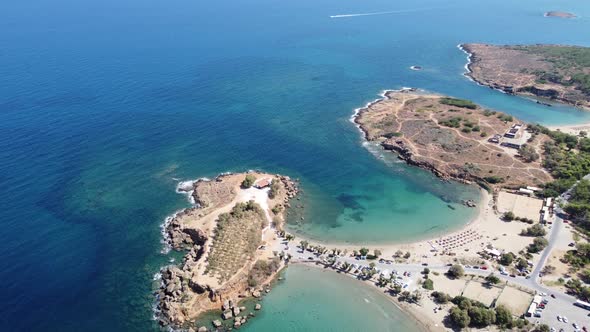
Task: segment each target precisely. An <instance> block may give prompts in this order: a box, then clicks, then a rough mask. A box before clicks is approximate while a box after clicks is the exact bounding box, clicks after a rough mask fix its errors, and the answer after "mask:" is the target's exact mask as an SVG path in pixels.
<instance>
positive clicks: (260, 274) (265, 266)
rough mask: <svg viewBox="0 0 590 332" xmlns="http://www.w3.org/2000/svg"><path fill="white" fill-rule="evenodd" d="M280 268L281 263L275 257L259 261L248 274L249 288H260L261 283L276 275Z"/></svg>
mask: <svg viewBox="0 0 590 332" xmlns="http://www.w3.org/2000/svg"><path fill="white" fill-rule="evenodd" d="M280 266H281V261H280V259H279V258H278V257H273V258H272V259H270V260H264V259H261V260H257V261H256V263H254V266H253V267H252V270H250V273H249V274H248V286H250V287H256V286H258V285H259V283H260V282H262V281H264V280H266V279H267V278H268V277H270V276H271V275H272V274H273V273H275V272H276V271H277V270H278V269H279V267H280Z"/></svg>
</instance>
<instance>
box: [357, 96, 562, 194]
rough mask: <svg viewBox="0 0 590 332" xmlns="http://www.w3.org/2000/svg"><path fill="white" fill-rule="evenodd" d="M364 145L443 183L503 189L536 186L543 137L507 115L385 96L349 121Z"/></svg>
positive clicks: (439, 100) (459, 103) (542, 178)
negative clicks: (395, 156)
mask: <svg viewBox="0 0 590 332" xmlns="http://www.w3.org/2000/svg"><path fill="white" fill-rule="evenodd" d="M355 122H356V123H357V124H358V125H359V127H360V128H361V130H362V131H363V132H364V134H365V138H366V139H367V140H369V141H375V142H379V144H381V146H382V147H383V148H385V149H386V150H392V151H395V152H396V153H398V155H399V157H400V158H401V159H403V160H405V161H406V162H407V163H409V164H411V165H416V166H418V167H421V168H424V169H428V170H430V171H432V172H433V173H434V174H436V175H437V176H439V177H441V178H444V179H454V180H458V181H462V182H473V181H475V182H478V183H480V184H484V185H486V186H494V185H497V184H498V185H499V184H501V185H502V186H503V187H518V186H522V185H530V184H536V185H542V184H544V183H546V182H549V181H551V180H552V176H551V175H550V174H549V173H548V172H547V171H546V170H544V169H543V167H542V166H541V155H542V151H543V150H542V146H543V142H545V141H547V140H549V137H548V136H546V135H544V134H532V133H530V132H529V131H528V130H526V127H525V124H523V123H522V122H519V121H518V120H517V119H515V118H513V117H512V116H509V115H506V114H503V113H499V112H495V111H490V110H485V109H483V108H482V107H480V106H478V105H476V104H474V103H472V102H470V101H467V100H462V99H456V98H450V97H444V96H439V95H433V94H424V93H419V92H416V91H407V90H402V91H388V92H386V93H385V94H384V98H383V99H382V100H379V101H376V102H374V103H372V104H369V105H368V106H367V107H365V108H363V109H361V110H359V112H358V114H357V116H356V117H355Z"/></svg>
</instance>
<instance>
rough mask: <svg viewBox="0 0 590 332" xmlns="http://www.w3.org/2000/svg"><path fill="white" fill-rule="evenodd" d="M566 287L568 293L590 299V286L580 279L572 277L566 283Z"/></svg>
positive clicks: (586, 299) (585, 299)
mask: <svg viewBox="0 0 590 332" xmlns="http://www.w3.org/2000/svg"><path fill="white" fill-rule="evenodd" d="M565 287H566V288H567V290H568V293H570V294H572V295H573V296H575V297H577V298H579V299H582V300H584V301H590V287H588V286H586V285H584V284H583V283H582V282H581V281H580V280H579V279H575V278H573V279H570V280H568V281H567V282H566V283H565Z"/></svg>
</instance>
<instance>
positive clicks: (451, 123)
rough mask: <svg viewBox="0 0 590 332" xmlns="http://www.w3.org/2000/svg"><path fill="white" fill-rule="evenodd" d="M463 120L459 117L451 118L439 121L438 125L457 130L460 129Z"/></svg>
mask: <svg viewBox="0 0 590 332" xmlns="http://www.w3.org/2000/svg"><path fill="white" fill-rule="evenodd" d="M462 120H463V118H462V117H460V116H454V117H452V118H449V119H446V120H440V121H439V122H438V123H439V124H441V125H443V126H446V127H451V128H459V127H461V121H462Z"/></svg>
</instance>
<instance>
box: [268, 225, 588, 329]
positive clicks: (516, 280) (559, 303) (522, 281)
mask: <svg viewBox="0 0 590 332" xmlns="http://www.w3.org/2000/svg"><path fill="white" fill-rule="evenodd" d="M562 227H563V223H562V221H561V220H558V221H557V225H556V224H555V223H554V227H553V228H552V231H551V234H550V241H551V242H553V244H554V243H555V241H556V238H557V234H559V232H560V231H561V230H562ZM286 248H288V249H286ZM277 249H278V248H277ZM280 249H282V250H283V251H285V252H288V253H289V254H291V256H292V262H298V261H301V262H312V261H315V262H318V261H319V258H318V257H317V255H316V254H314V253H312V252H309V251H305V252H303V251H301V249H300V248H298V247H296V246H295V245H293V246H285V245H284V244H283V245H282V248H280ZM547 249H550V246H548V247H547ZM549 252H550V250H547V251H544V253H543V256H542V257H541V259H540V261H539V263H538V264H537V267H536V268H535V270H534V271H533V275H534V276H536V277H537V276H538V273H539V272H540V271H541V269H542V267H543V265H544V263H545V262H546V260H547V257H548V254H549ZM310 258H311V259H310ZM337 260H338V261H340V262H347V263H349V264H357V265H360V266H369V264H370V263H374V264H375V268H377V269H378V270H380V271H384V270H389V271H390V272H391V271H394V270H395V271H397V272H398V275H399V274H403V272H405V271H407V272H410V273H412V278H404V280H406V282H407V281H409V280H413V282H411V285H410V287H409V288H408V289H410V290H412V289H415V288H416V286H417V285H418V282H417V280H419V279H420V278H421V274H420V272H421V271H422V270H423V269H424V268H425V267H428V268H429V269H430V270H431V271H433V272H435V271H436V272H438V273H441V274H444V273H446V271H447V270H448V269H449V266H448V265H445V264H429V265H427V266H425V265H422V264H398V263H390V264H387V263H385V262H383V263H380V262H379V261H377V260H375V261H367V260H357V259H355V258H354V257H349V256H340V257H338V258H337ZM464 269H465V272H466V273H467V274H473V275H477V276H482V277H485V276H487V275H489V274H490V273H494V274H495V275H496V276H498V277H499V278H500V279H501V280H503V281H505V282H507V283H510V284H513V285H516V286H520V287H524V288H528V289H530V290H533V291H535V292H536V293H537V294H545V298H546V299H547V300H548V301H549V303H548V305H547V307H546V309H544V310H543V314H542V317H541V318H534V317H532V318H530V319H529V320H530V321H531V322H533V323H537V322H539V323H545V324H548V325H549V326H551V327H555V328H556V329H557V330H558V331H559V330H560V329H562V328H563V329H564V330H565V331H570V330H571V331H573V330H574V329H573V327H572V325H571V324H572V323H574V322H576V323H578V324H580V326H584V325H585V326H586V327H590V318H589V317H588V316H587V315H588V313H589V311H587V310H585V309H582V308H579V307H576V306H574V305H573V303H574V302H575V301H576V299H575V298H574V297H572V296H570V295H567V294H563V293H560V292H557V291H555V290H551V289H548V288H546V287H544V286H542V285H540V284H539V283H538V282H537V278H536V277H535V278H532V277H531V278H529V279H526V278H525V277H520V276H518V277H510V276H507V275H501V274H499V273H498V271H491V270H482V269H479V268H478V269H475V268H472V267H464ZM443 291H444V290H443ZM551 294H553V295H554V296H555V298H552V297H550V296H549V295H551ZM558 315H560V316H563V315H565V316H567V317H568V319H569V323H567V324H566V323H563V322H559V321H558V320H557V316H558Z"/></svg>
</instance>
